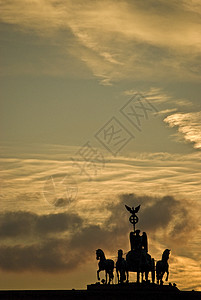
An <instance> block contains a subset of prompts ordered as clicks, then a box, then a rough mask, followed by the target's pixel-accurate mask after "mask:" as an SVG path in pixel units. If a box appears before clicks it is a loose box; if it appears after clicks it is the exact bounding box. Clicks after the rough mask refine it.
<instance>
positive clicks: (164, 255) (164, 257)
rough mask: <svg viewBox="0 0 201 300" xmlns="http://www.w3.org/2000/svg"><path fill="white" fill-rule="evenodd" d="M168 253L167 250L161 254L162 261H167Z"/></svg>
mask: <svg viewBox="0 0 201 300" xmlns="http://www.w3.org/2000/svg"><path fill="white" fill-rule="evenodd" d="M170 251H171V250H169V249H165V251H164V252H163V255H162V260H166V261H167V260H168V259H169V256H170Z"/></svg>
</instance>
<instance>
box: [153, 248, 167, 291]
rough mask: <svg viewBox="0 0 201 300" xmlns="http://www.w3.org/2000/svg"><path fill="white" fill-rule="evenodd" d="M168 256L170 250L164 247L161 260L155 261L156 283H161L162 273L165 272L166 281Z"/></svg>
mask: <svg viewBox="0 0 201 300" xmlns="http://www.w3.org/2000/svg"><path fill="white" fill-rule="evenodd" d="M169 256H170V250H169V249H165V251H164V252H163V254H162V260H159V261H158V262H157V263H156V278H157V283H158V284H159V283H160V284H161V285H162V284H163V275H164V274H165V272H166V273H167V276H166V281H168V276H169V265H168V259H169Z"/></svg>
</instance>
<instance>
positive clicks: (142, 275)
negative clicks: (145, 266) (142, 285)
mask: <svg viewBox="0 0 201 300" xmlns="http://www.w3.org/2000/svg"><path fill="white" fill-rule="evenodd" d="M141 278H142V282H143V280H144V272H141Z"/></svg>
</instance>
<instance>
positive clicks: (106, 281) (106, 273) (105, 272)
mask: <svg viewBox="0 0 201 300" xmlns="http://www.w3.org/2000/svg"><path fill="white" fill-rule="evenodd" d="M105 283H106V284H107V271H105Z"/></svg>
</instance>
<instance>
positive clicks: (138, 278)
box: [137, 271, 140, 283]
mask: <svg viewBox="0 0 201 300" xmlns="http://www.w3.org/2000/svg"><path fill="white" fill-rule="evenodd" d="M139 282H140V272H139V271H137V283H139Z"/></svg>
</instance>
